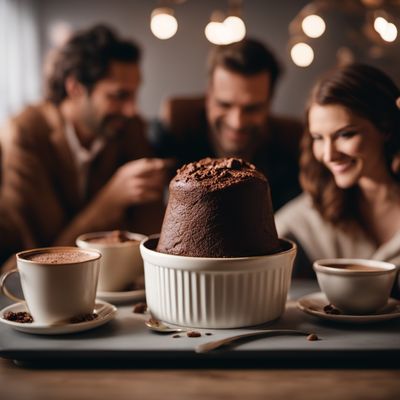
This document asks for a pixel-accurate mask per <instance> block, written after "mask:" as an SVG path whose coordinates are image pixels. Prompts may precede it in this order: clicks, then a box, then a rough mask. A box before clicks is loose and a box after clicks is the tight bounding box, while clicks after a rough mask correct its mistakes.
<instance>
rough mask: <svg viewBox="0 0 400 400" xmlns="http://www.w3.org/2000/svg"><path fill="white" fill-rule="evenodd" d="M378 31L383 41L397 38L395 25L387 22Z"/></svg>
mask: <svg viewBox="0 0 400 400" xmlns="http://www.w3.org/2000/svg"><path fill="white" fill-rule="evenodd" d="M379 33H380V34H381V37H382V39H383V40H384V41H385V42H394V41H395V40H396V38H397V28H396V25H395V24H392V23H391V22H388V23H387V24H386V26H385V29H383V30H382V31H381V32H379Z"/></svg>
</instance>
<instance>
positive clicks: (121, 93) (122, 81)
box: [80, 61, 140, 137]
mask: <svg viewBox="0 0 400 400" xmlns="http://www.w3.org/2000/svg"><path fill="white" fill-rule="evenodd" d="M139 84H140V71H139V66H138V65H137V64H136V63H128V62H117V61H114V62H112V63H111V64H110V68H109V73H108V75H107V76H106V77H105V78H103V79H101V80H99V81H98V82H97V83H96V85H95V86H94V88H93V90H92V91H91V92H90V93H85V95H84V97H83V98H82V99H81V101H82V103H81V107H80V113H81V121H82V122H83V123H84V124H85V126H86V127H87V128H88V129H89V130H91V131H92V132H94V133H95V134H96V136H107V137H110V136H114V135H115V134H117V133H118V132H119V131H121V130H123V129H124V127H125V125H126V123H127V122H128V120H129V119H130V118H132V117H134V116H135V115H136V113H137V108H136V95H137V91H138V87H139Z"/></svg>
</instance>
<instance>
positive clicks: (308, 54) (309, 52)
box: [290, 43, 314, 67]
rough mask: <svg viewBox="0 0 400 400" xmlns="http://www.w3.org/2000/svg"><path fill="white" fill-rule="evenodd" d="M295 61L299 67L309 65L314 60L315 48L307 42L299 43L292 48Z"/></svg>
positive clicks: (291, 54)
mask: <svg viewBox="0 0 400 400" xmlns="http://www.w3.org/2000/svg"><path fill="white" fill-rule="evenodd" d="M290 56H291V57H292V60H293V62H294V63H295V64H296V65H297V66H299V67H308V66H309V65H310V64H311V63H312V62H313V60H314V50H313V49H312V47H311V46H309V45H308V44H306V43H297V44H295V45H294V46H293V47H292V49H291V50H290Z"/></svg>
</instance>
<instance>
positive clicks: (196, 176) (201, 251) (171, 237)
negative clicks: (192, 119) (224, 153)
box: [156, 158, 280, 258]
mask: <svg viewBox="0 0 400 400" xmlns="http://www.w3.org/2000/svg"><path fill="white" fill-rule="evenodd" d="M169 193H170V195H169V201H168V206H167V210H166V213H165V217H164V222H163V225H162V229H161V235H160V240H159V242H158V246H157V249H156V250H157V251H158V252H161V253H167V254H173V255H180V256H190V257H216V258H220V257H250V256H258V255H268V254H272V253H276V252H278V251H279V250H280V248H279V240H278V236H277V232H276V228H275V221H274V216H273V208H272V202H271V195H270V189H269V185H268V181H267V179H266V177H265V176H264V175H263V174H262V173H261V172H259V171H257V170H256V168H255V166H254V165H253V164H250V163H248V162H245V161H243V160H242V159H240V158H220V159H211V158H205V159H202V160H200V161H198V162H194V163H190V164H186V165H184V166H183V167H182V168H181V169H180V170H178V172H177V175H176V176H175V178H174V179H173V180H172V181H171V183H170V186H169Z"/></svg>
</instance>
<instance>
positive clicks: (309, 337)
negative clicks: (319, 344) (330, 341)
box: [307, 333, 319, 342]
mask: <svg viewBox="0 0 400 400" xmlns="http://www.w3.org/2000/svg"><path fill="white" fill-rule="evenodd" d="M307 340H309V341H311V342H313V341H315V340H319V337H318V336H317V335H316V334H315V333H310V334H309V335H308V336H307Z"/></svg>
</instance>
